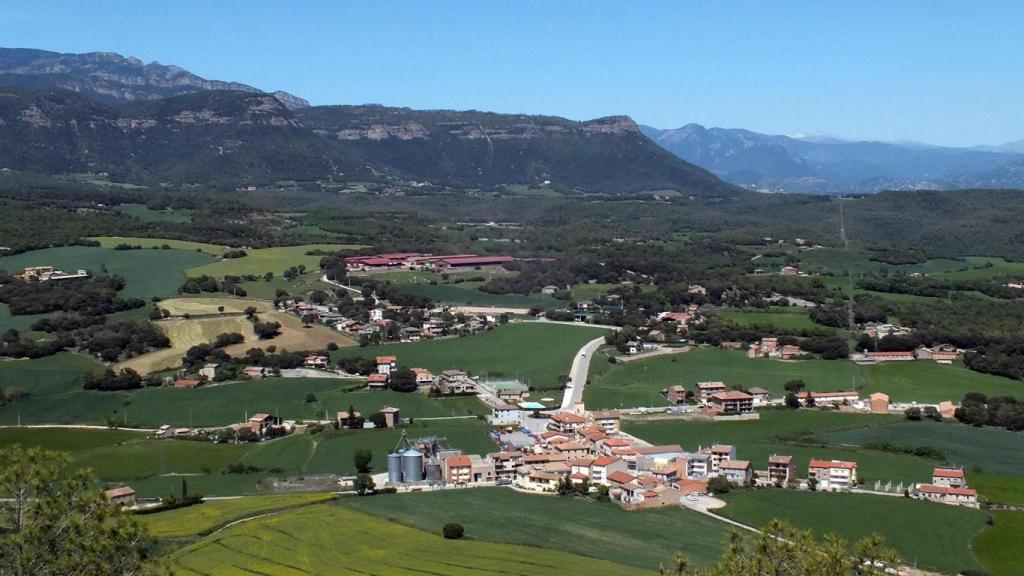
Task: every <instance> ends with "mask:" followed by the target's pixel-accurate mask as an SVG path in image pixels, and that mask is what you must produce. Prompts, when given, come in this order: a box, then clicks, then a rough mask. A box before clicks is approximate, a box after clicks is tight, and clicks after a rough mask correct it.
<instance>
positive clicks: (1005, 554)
mask: <svg viewBox="0 0 1024 576" xmlns="http://www.w3.org/2000/svg"><path fill="white" fill-rule="evenodd" d="M991 515H992V520H993V523H992V526H990V527H989V528H986V529H985V531H983V532H982V533H980V534H978V535H977V536H976V537H975V538H974V542H973V544H972V547H973V548H974V553H975V555H976V556H977V557H978V560H979V561H980V562H981V564H982V565H983V566H984V567H985V569H986V570H988V571H989V572H990V573H991V574H992V575H993V576H1017V575H1019V574H1020V573H1021V571H1022V570H1024V568H1022V567H1024V551H1022V550H1021V546H1020V544H1021V542H1024V512H1020V511H1014V512H1009V511H994V512H991Z"/></svg>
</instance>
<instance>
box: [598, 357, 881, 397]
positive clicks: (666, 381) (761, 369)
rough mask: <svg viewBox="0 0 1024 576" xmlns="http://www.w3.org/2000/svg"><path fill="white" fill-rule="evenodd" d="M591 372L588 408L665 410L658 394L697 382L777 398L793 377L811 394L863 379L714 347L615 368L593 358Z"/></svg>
mask: <svg viewBox="0 0 1024 576" xmlns="http://www.w3.org/2000/svg"><path fill="white" fill-rule="evenodd" d="M590 370H591V371H590V380H591V384H590V385H588V386H587V388H586V390H585V391H584V399H585V401H586V403H587V405H588V406H589V407H591V408H619V407H630V406H665V405H667V403H668V402H667V401H666V400H665V397H664V396H662V395H661V392H660V391H661V390H663V389H665V388H667V387H669V386H672V385H675V384H682V385H683V386H685V387H686V388H688V389H692V388H693V387H694V386H695V385H696V384H697V382H706V381H719V380H720V381H723V382H725V383H726V385H727V386H731V385H733V384H737V385H740V386H745V387H751V386H761V387H763V388H766V389H768V390H771V391H772V393H773V394H775V395H781V394H784V392H785V391H784V389H783V388H782V385H783V384H785V383H786V381H788V380H792V379H796V378H801V379H803V381H804V382H806V383H807V387H808V389H810V390H848V389H851V388H854V387H856V386H857V385H858V384H859V383H860V382H861V378H862V375H861V374H860V372H859V368H858V367H857V366H856V365H854V364H853V363H851V362H845V361H834V360H800V361H792V362H781V361H778V360H769V359H765V358H755V359H750V358H747V357H746V353H744V352H739V351H735V350H723V349H719V348H698V349H695V350H692V351H690V352H686V353H684V354H675V355H671V356H656V357H654V358H650V359H647V360H640V361H636V362H628V363H620V364H616V365H614V366H612V365H610V364H608V363H607V361H606V360H605V359H604V358H602V357H601V356H600V355H595V357H594V359H593V360H592V361H591V367H590Z"/></svg>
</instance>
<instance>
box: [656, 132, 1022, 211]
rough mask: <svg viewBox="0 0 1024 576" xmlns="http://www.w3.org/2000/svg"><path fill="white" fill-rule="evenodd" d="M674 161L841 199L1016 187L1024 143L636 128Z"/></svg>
mask: <svg viewBox="0 0 1024 576" xmlns="http://www.w3.org/2000/svg"><path fill="white" fill-rule="evenodd" d="M641 130H642V131H643V133H644V134H646V135H647V136H648V137H650V138H651V139H652V140H654V141H655V142H657V143H658V144H660V145H661V146H662V147H664V148H665V149H666V150H668V151H670V152H672V153H673V154H675V155H676V156H678V157H680V158H682V159H683V160H686V161H687V162H692V163H694V164H696V165H698V166H701V167H703V168H707V169H708V170H710V171H711V172H713V173H715V174H716V175H718V176H719V177H721V178H723V179H725V180H727V181H729V182H732V183H734V184H738V185H741V186H744V187H747V188H750V189H755V190H761V191H770V192H808V193H818V194H845V193H862V192H877V191H880V190H911V189H960V188H1022V187H1024V142H1017V143H1010V144H1006V145H1003V146H994V147H974V148H951V147H942V146H929V145H925V144H920V143H917V142H854V141H845V140H841V139H837V138H831V137H804V138H793V137H789V136H777V135H769V134H760V133H758V132H752V131H750V130H742V129H731V128H705V127H704V126H701V125H699V124H687V125H686V126H683V127H682V128H677V129H674V130H659V129H657V128H652V127H649V126H642V127H641Z"/></svg>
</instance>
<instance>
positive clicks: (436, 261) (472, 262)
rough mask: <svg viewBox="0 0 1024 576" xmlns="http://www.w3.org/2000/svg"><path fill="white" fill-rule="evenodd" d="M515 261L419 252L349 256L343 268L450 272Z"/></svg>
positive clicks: (493, 257) (472, 255) (492, 257)
mask: <svg viewBox="0 0 1024 576" xmlns="http://www.w3.org/2000/svg"><path fill="white" fill-rule="evenodd" d="M514 261H516V258H514V257H512V256H479V255H477V254H448V255H442V256H435V255H433V254H423V253H420V252H394V253H388V254H374V255H372V256H349V257H348V258H345V266H346V268H347V269H348V270H349V271H350V272H362V271H380V270H388V269H393V268H404V269H408V270H451V269H459V268H477V267H484V266H501V265H502V264H507V263H509V262H514Z"/></svg>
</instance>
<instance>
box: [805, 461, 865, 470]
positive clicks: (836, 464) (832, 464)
mask: <svg viewBox="0 0 1024 576" xmlns="http://www.w3.org/2000/svg"><path fill="white" fill-rule="evenodd" d="M807 467H808V468H845V469H847V470H853V469H854V468H856V467H857V463H856V462H845V461H843V460H816V459H811V463H810V464H808V466H807Z"/></svg>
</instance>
